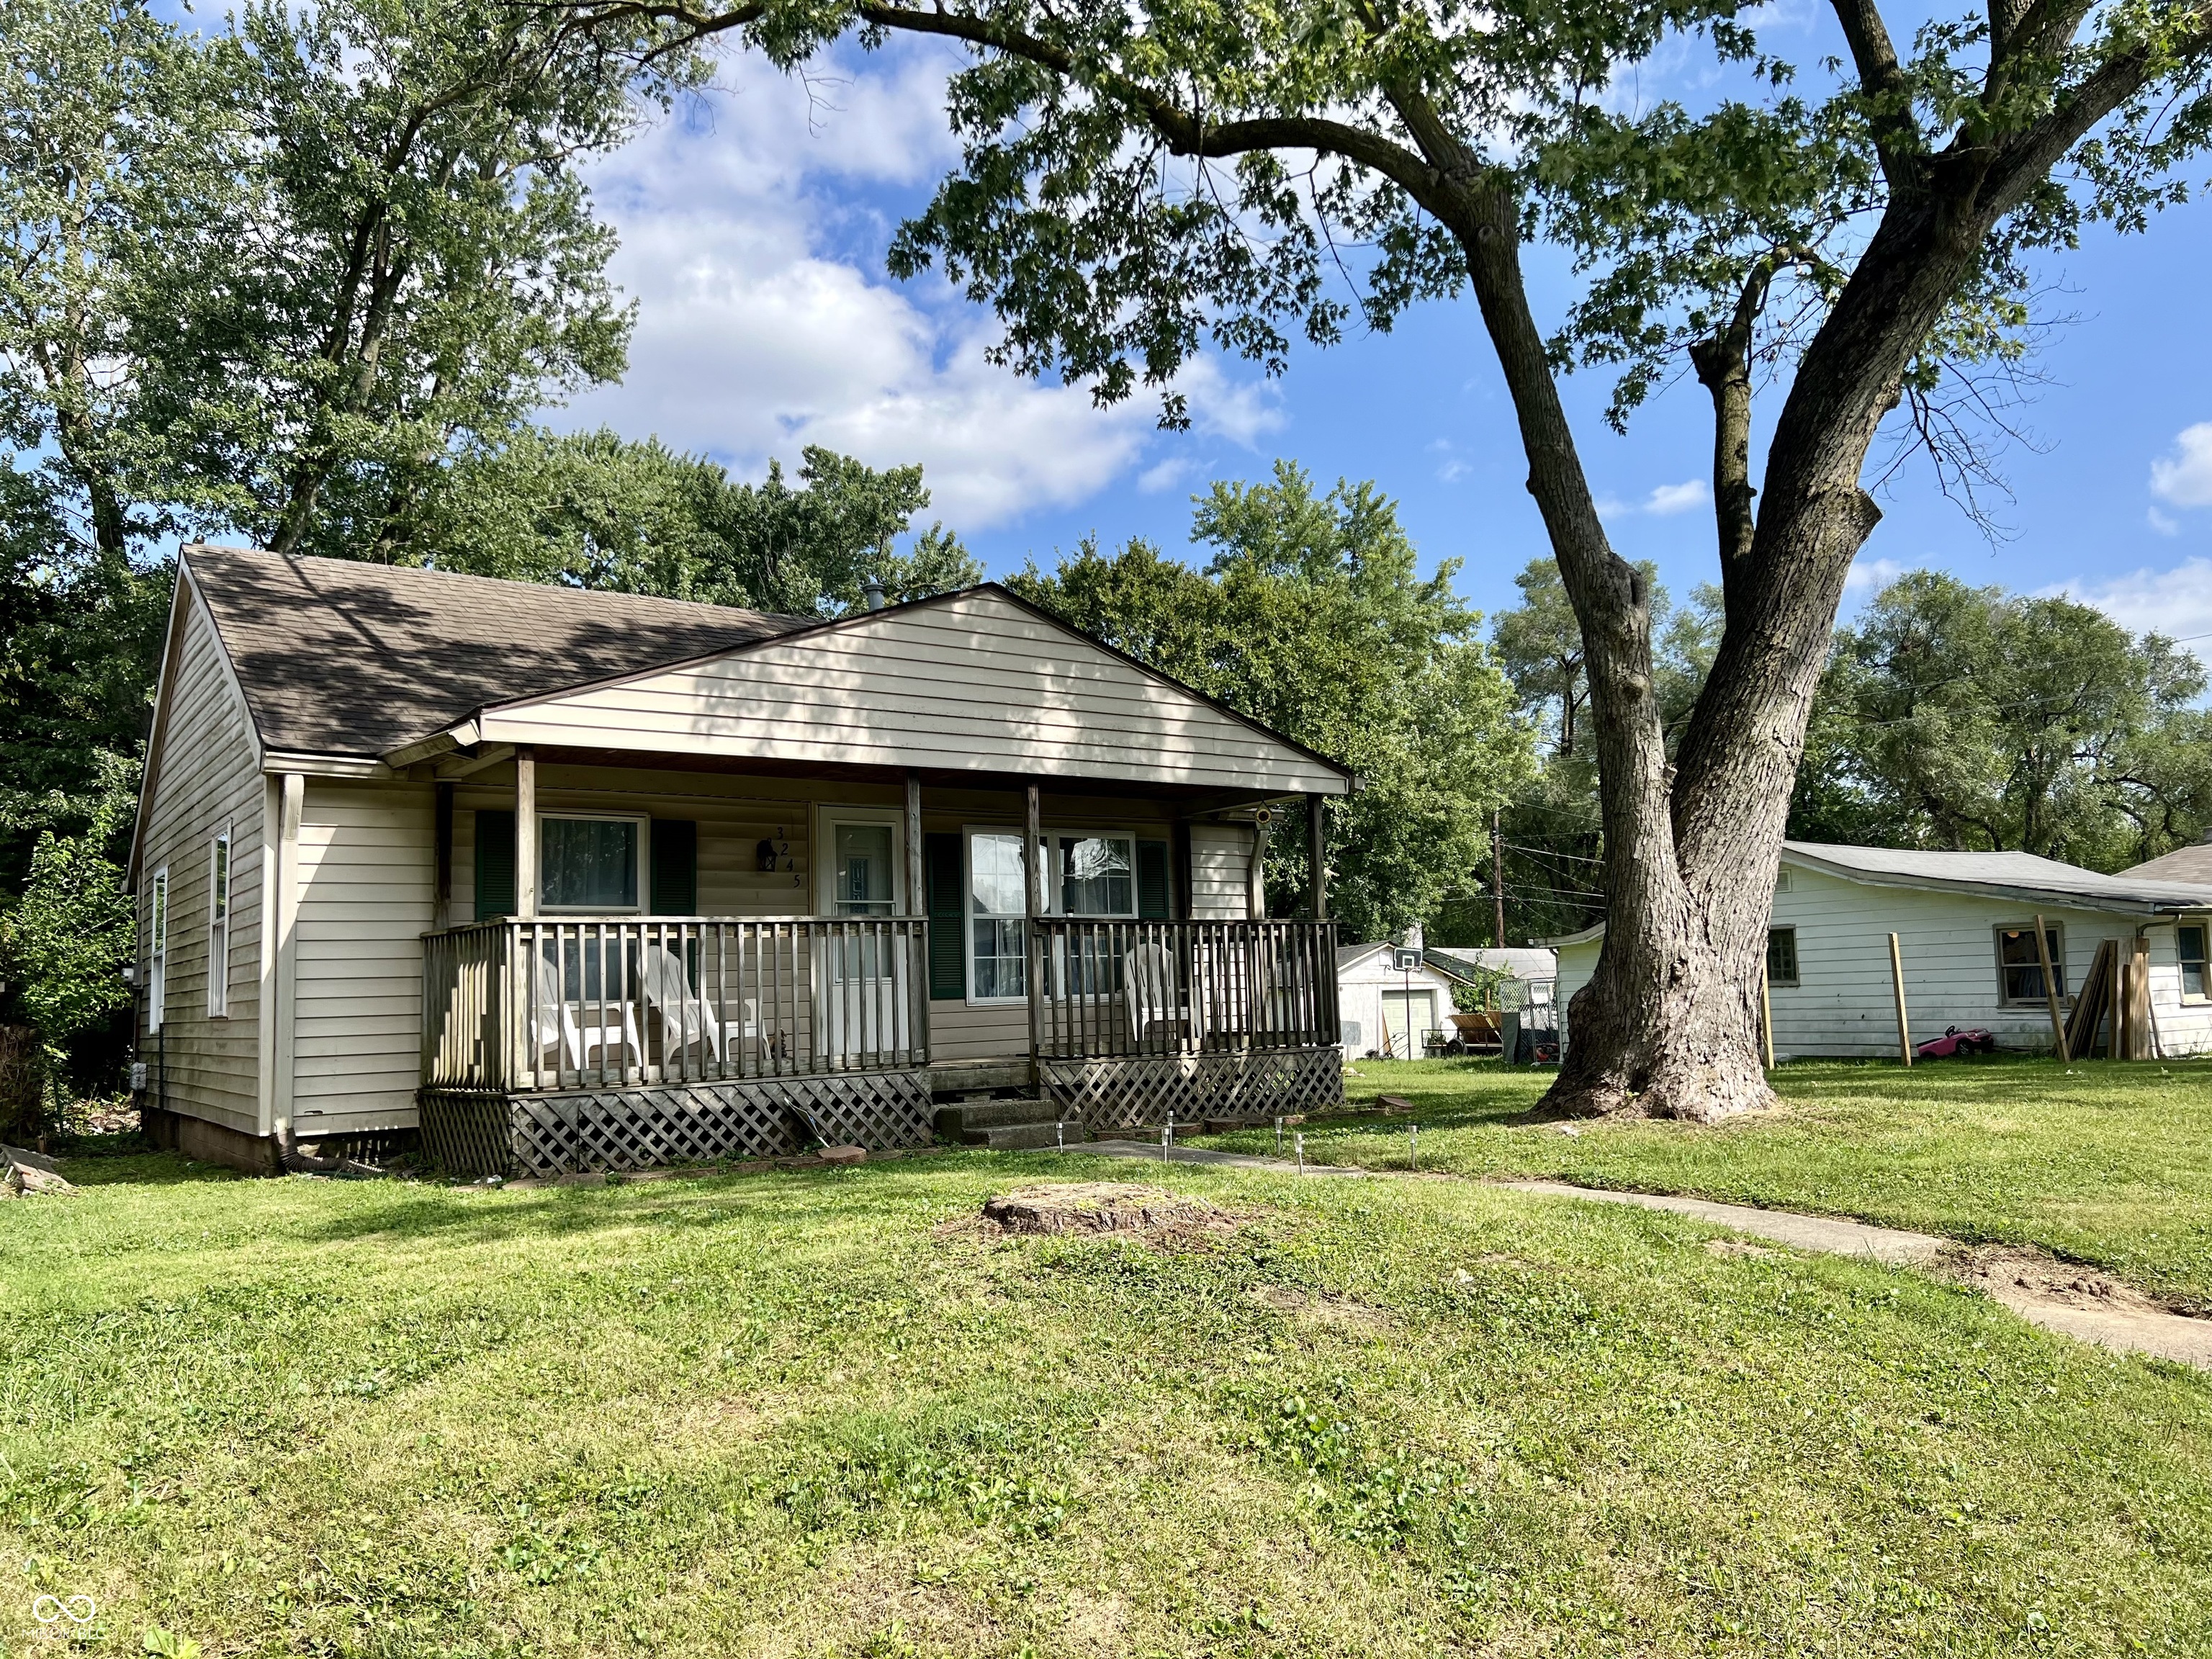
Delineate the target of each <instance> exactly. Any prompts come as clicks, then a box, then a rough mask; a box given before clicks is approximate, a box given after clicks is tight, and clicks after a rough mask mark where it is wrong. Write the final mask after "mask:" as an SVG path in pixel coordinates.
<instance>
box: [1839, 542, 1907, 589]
mask: <svg viewBox="0 0 2212 1659" xmlns="http://www.w3.org/2000/svg"><path fill="white" fill-rule="evenodd" d="M1903 574H1905V567H1904V566H1903V565H1901V564H1899V562H1897V561H1896V560H1895V559H1869V558H1868V557H1867V556H1866V555H1864V554H1863V553H1862V554H1861V555H1859V556H1858V557H1857V558H1856V559H1853V560H1852V561H1851V568H1850V571H1849V572H1848V573H1847V574H1845V575H1844V594H1845V596H1846V597H1849V596H1851V595H1855V594H1856V595H1859V596H1862V597H1866V596H1871V595H1873V594H1875V593H1879V592H1881V590H1882V589H1883V588H1885V587H1887V586H1889V585H1890V584H1891V583H1892V582H1893V581H1895V580H1897V579H1898V578H1899V576H1902V575H1903Z"/></svg>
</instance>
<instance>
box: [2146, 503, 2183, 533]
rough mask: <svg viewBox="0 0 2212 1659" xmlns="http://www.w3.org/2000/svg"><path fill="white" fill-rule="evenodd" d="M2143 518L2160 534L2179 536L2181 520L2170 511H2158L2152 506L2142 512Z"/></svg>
mask: <svg viewBox="0 0 2212 1659" xmlns="http://www.w3.org/2000/svg"><path fill="white" fill-rule="evenodd" d="M2143 520H2144V522H2145V523H2147V524H2148V525H2149V526H2150V527H2151V528H2152V529H2153V530H2155V531H2156V532H2158V533H2159V534H2160V535H2161V536H2179V534H2180V533H2181V520H2179V519H2177V518H2175V517H2174V516H2173V515H2172V513H2161V512H2160V511H2159V510H2158V509H2157V508H2156V507H2151V508H2149V509H2148V510H2147V511H2146V512H2145V513H2143Z"/></svg>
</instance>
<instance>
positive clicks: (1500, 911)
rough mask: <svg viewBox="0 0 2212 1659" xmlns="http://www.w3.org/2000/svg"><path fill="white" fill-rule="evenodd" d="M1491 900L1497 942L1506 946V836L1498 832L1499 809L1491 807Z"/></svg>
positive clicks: (1499, 946) (1498, 944)
mask: <svg viewBox="0 0 2212 1659" xmlns="http://www.w3.org/2000/svg"><path fill="white" fill-rule="evenodd" d="M1490 902H1491V906H1492V912H1493V918H1492V919H1493V921H1494V922H1495V924H1496V927H1497V930H1498V931H1497V936H1496V939H1495V941H1494V942H1495V943H1496V945H1497V946H1498V949H1499V950H1501V951H1502V950H1504V948H1505V838H1504V836H1502V835H1500V834H1499V833H1498V809H1497V808H1496V807H1494V806H1493V807H1492V808H1491V809H1490Z"/></svg>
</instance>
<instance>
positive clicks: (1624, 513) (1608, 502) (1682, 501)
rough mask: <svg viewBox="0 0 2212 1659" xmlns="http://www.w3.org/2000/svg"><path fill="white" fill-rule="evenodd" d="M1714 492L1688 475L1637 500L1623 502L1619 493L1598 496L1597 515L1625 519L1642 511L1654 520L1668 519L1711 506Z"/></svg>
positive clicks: (1703, 481) (1662, 485) (1701, 481)
mask: <svg viewBox="0 0 2212 1659" xmlns="http://www.w3.org/2000/svg"><path fill="white" fill-rule="evenodd" d="M1712 500H1713V494H1712V491H1711V489H1708V488H1706V486H1705V480H1704V479H1702V478H1687V479H1685V480H1684V481H1683V482H1682V483H1674V484H1661V485H1660V486H1659V487H1658V488H1657V489H1655V490H1653V491H1652V492H1651V493H1650V495H1646V496H1645V497H1644V499H1643V500H1642V501H1622V500H1621V499H1620V496H1618V495H1601V496H1599V497H1598V498H1597V503H1596V505H1597V513H1598V517H1600V518H1601V519H1625V518H1628V517H1630V516H1631V515H1632V514H1635V513H1645V514H1648V515H1649V516H1650V517H1652V518H1655V519H1671V518H1673V517H1674V515H1675V514H1676V513H1692V512H1695V511H1696V510H1697V509H1698V508H1699V507H1710V506H1711V505H1712Z"/></svg>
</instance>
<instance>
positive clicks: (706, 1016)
mask: <svg viewBox="0 0 2212 1659" xmlns="http://www.w3.org/2000/svg"><path fill="white" fill-rule="evenodd" d="M638 974H639V977H640V978H641V980H642V981H644V986H645V1006H647V1007H648V1008H650V1009H652V1010H653V1012H655V1013H656V1014H658V1015H659V1016H660V1048H661V1052H662V1054H669V1053H671V1052H674V1051H677V1050H680V1049H684V1048H690V1046H691V1045H692V1044H693V1043H695V1042H699V1041H700V1040H701V1039H702V1038H703V1039H705V1041H706V1043H707V1046H708V1048H709V1049H710V1050H712V1051H713V1053H714V1058H715V1059H716V1060H720V1059H722V1058H723V1057H724V1055H725V1054H726V1053H727V1052H728V1051H729V1050H730V1048H731V1046H732V1044H734V1043H738V1042H750V1040H751V1039H752V1038H753V1037H755V1036H758V1035H759V1032H760V1028H759V1026H758V1025H757V1024H756V1023H755V1021H754V1007H753V1003H752V1000H751V999H750V998H747V999H746V1000H745V1001H744V1003H743V1004H742V1005H741V1006H742V1007H743V1008H744V1018H743V1019H738V1020H726V1019H724V1018H722V1016H721V1012H720V1010H718V1009H717V1008H716V1007H715V1006H714V1004H713V1003H712V1002H711V1001H709V1000H708V998H707V995H706V994H705V993H704V992H703V991H695V990H693V989H692V988H691V980H690V975H688V974H686V973H685V972H684V964H683V963H682V962H681V961H679V960H678V958H677V956H676V953H675V952H674V951H671V950H668V949H667V948H665V946H662V945H647V946H646V947H645V952H644V955H643V956H642V957H641V958H640V960H639V963H638Z"/></svg>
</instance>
